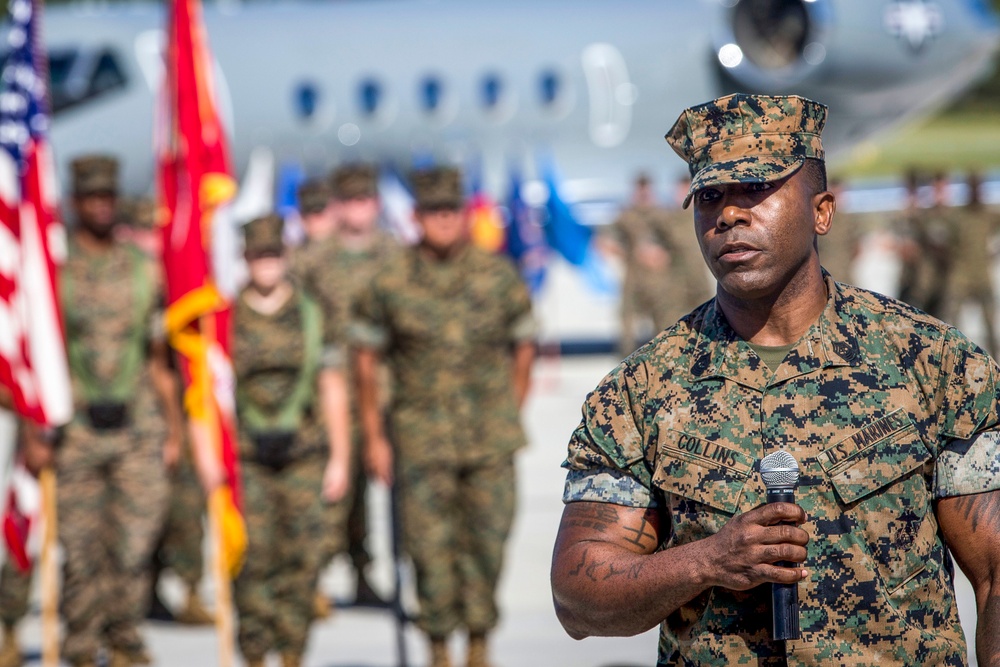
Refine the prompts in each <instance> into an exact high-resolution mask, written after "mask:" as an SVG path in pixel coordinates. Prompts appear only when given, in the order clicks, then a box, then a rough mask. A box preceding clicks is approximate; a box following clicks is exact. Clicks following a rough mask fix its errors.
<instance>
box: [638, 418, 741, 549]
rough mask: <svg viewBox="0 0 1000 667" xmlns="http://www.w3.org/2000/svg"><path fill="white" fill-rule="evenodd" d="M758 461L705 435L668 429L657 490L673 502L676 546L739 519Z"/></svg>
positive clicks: (655, 476) (661, 451)
mask: <svg viewBox="0 0 1000 667" xmlns="http://www.w3.org/2000/svg"><path fill="white" fill-rule="evenodd" d="M753 465H754V460H753V459H752V458H750V457H748V456H747V455H745V454H744V453H743V452H741V451H738V450H736V449H734V448H732V447H729V446H725V445H721V444H719V443H718V442H715V441H711V440H706V439H703V438H701V437H699V436H695V435H691V434H689V433H683V432H681V431H675V430H673V429H662V430H661V431H660V434H659V442H658V444H657V449H656V462H655V468H654V471H653V486H655V487H656V488H658V489H659V490H660V491H662V492H663V494H664V495H665V496H666V498H667V503H668V505H669V509H670V515H671V521H672V526H671V542H672V543H673V544H684V543H687V542H691V541H694V540H697V539H701V538H703V537H707V536H708V535H711V534H714V533H715V532H717V531H718V530H719V529H720V528H721V527H722V526H723V525H725V523H726V522H727V521H728V520H729V519H730V518H731V517H732V516H733V515H734V514H736V512H737V510H738V508H739V506H740V502H741V500H742V496H743V490H744V486H745V485H746V482H747V480H748V479H749V477H750V474H751V472H752V471H753Z"/></svg>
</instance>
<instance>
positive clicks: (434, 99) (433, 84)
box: [420, 76, 444, 113]
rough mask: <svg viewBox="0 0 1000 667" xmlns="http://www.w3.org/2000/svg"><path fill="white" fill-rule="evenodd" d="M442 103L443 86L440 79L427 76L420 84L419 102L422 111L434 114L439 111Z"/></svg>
mask: <svg viewBox="0 0 1000 667" xmlns="http://www.w3.org/2000/svg"><path fill="white" fill-rule="evenodd" d="M443 101H444V86H443V85H442V83H441V81H440V79H438V78H437V77H434V76H429V77H427V78H426V79H424V80H423V81H422V82H421V84H420V102H421V106H423V108H424V111H426V112H427V113H435V112H437V111H439V110H440V109H441V106H442V102H443Z"/></svg>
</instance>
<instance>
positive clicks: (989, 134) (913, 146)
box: [831, 112, 1000, 180]
mask: <svg viewBox="0 0 1000 667" xmlns="http://www.w3.org/2000/svg"><path fill="white" fill-rule="evenodd" d="M911 167H916V168H919V169H921V170H925V171H938V170H942V169H943V170H946V171H950V172H955V171H960V172H965V171H969V170H972V169H976V170H982V171H987V172H989V171H997V170H1000V112H996V113H990V112H978V113H971V112H965V113H952V114H947V115H942V116H938V117H935V118H932V119H930V120H928V121H925V122H923V123H921V124H919V125H916V126H911V127H906V128H903V129H901V130H899V131H897V132H895V133H892V134H890V135H888V136H886V137H882V138H880V139H878V140H877V141H875V142H866V143H864V144H861V145H859V146H857V147H855V148H854V149H853V150H852V151H851V152H850V154H848V155H843V156H840V157H839V158H838V160H837V161H836V162H835V163H834V164H832V165H831V172H832V173H833V174H835V175H836V176H839V177H841V178H843V179H845V180H856V179H868V178H878V177H898V176H899V175H900V174H902V173H903V172H904V171H906V170H907V169H909V168H911Z"/></svg>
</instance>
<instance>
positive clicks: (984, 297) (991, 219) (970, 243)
mask: <svg viewBox="0 0 1000 667" xmlns="http://www.w3.org/2000/svg"><path fill="white" fill-rule="evenodd" d="M968 185H969V202H968V204H966V205H965V206H964V207H962V208H960V209H958V210H956V211H955V215H956V217H957V224H956V226H955V234H954V243H953V247H952V250H951V253H952V257H953V258H954V267H953V270H952V271H951V274H950V275H949V276H948V278H949V280H948V282H947V293H946V296H945V298H944V307H945V310H944V318H943V319H944V320H945V321H946V322H949V323H951V324H957V323H958V315H959V310H960V309H961V308H962V306H964V305H965V304H968V303H972V304H973V305H974V306H975V307H976V308H978V309H979V313H980V314H981V316H982V321H983V327H984V333H985V340H984V343H985V345H984V346H985V347H986V351H987V352H989V353H990V354H993V355H995V354H997V352H1000V350H998V349H997V336H996V301H995V298H996V297H995V295H994V293H993V277H992V274H991V272H990V266H991V265H992V264H993V241H994V239H995V237H996V234H997V231H1000V215H998V214H997V212H996V211H994V210H991V209H990V208H988V207H987V206H986V205H985V204H984V203H983V200H982V181H981V179H980V176H979V174H976V173H973V174H970V176H969V182H968Z"/></svg>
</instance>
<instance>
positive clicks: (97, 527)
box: [56, 422, 168, 664]
mask: <svg viewBox="0 0 1000 667" xmlns="http://www.w3.org/2000/svg"><path fill="white" fill-rule="evenodd" d="M56 475H57V477H56V479H57V481H58V510H57V511H58V513H59V517H58V519H59V540H60V542H61V543H62V546H63V551H64V556H65V563H64V569H63V584H62V602H61V605H62V616H63V620H64V621H65V627H66V636H65V642H64V646H63V657H64V658H65V659H66V660H67V661H68V662H70V663H71V664H73V663H82V662H87V661H93V660H95V655H96V653H97V650H98V648H99V647H101V646H105V647H108V648H111V649H119V650H122V651H127V652H132V651H138V650H142V648H143V642H142V638H141V637H140V635H139V630H138V626H139V623H140V622H141V621H142V619H143V617H144V616H145V612H146V608H147V605H148V604H149V600H148V596H149V590H150V585H149V567H148V563H149V559H150V557H151V556H152V551H153V547H154V544H155V541H156V537H157V535H159V533H160V530H161V527H162V525H163V516H164V512H165V510H166V500H167V489H168V482H167V476H166V471H165V469H164V467H163V458H162V446H161V440H160V439H159V438H156V437H151V436H145V435H144V434H143V433H142V432H141V431H139V430H138V429H131V428H126V429H122V430H119V431H107V432H95V431H93V430H91V429H90V428H89V427H87V426H84V425H81V424H80V423H78V422H73V423H71V424H70V425H69V426H68V427H67V430H66V437H65V440H64V442H63V444H62V446H61V447H60V448H59V450H58V452H57V454H56Z"/></svg>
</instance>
